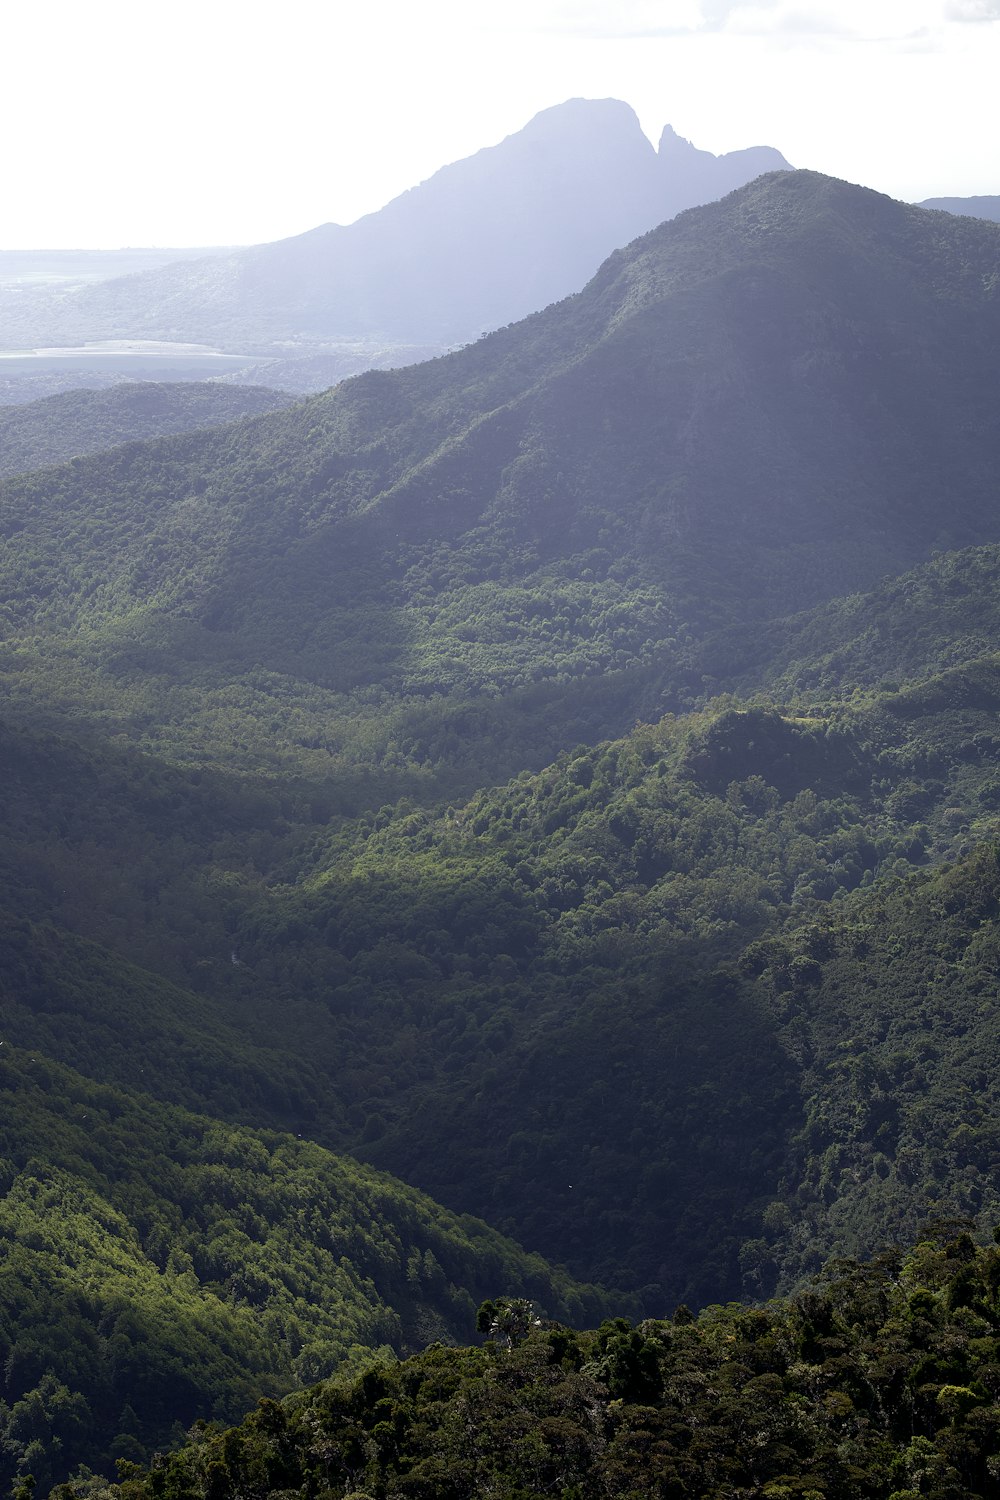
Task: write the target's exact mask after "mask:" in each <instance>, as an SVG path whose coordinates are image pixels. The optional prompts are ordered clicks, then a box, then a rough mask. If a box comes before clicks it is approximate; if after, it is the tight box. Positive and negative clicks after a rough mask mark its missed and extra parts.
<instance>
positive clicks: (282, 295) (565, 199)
mask: <svg viewBox="0 0 1000 1500" xmlns="http://www.w3.org/2000/svg"><path fill="white" fill-rule="evenodd" d="M671 141H672V145H671V150H670V152H669V153H667V156H668V157H669V165H665V162H666V158H665V157H658V156H657V152H656V150H655V149H654V147H653V146H652V144H651V143H650V141H649V140H648V139H647V137H646V136H645V135H643V133H642V131H641V129H640V126H639V122H638V120H637V118H636V116H635V114H634V112H633V111H632V110H631V108H630V107H629V106H628V105H626V104H622V103H620V102H619V101H617V100H582V99H576V100H569V101H567V102H566V103H565V104H562V105H557V106H554V107H552V108H550V109H548V110H543V111H542V112H541V113H540V114H538V115H536V116H535V117H534V118H533V119H532V120H531V121H530V122H529V123H528V125H526V126H525V127H524V128H523V129H522V130H521V131H518V132H515V133H514V134H513V135H511V136H508V137H507V138H506V139H505V140H504V141H502V142H500V143H499V144H498V145H496V146H490V147H485V148H484V149H483V150H482V151H480V152H478V153H476V154H475V155H474V156H471V157H468V158H465V159H464V160H462V161H459V162H455V163H452V164H450V165H449V166H446V167H443V168H441V169H440V171H438V172H437V173H435V174H434V175H433V176H432V177H430V178H429V179H427V180H426V181H425V182H423V183H421V184H419V185H418V186H417V187H415V188H411V189H409V190H408V191H407V192H405V193H403V194H401V195H399V196H398V197H397V198H395V199H393V200H392V201H391V202H390V203H389V204H387V205H385V207H384V208H382V209H380V210H378V211H377V212H376V213H373V214H368V215H365V216H364V217H363V218H361V219H359V220H357V221H356V222H355V223H354V224H352V225H349V226H341V225H332V224H326V225H320V226H318V227H316V228H314V229H311V230H307V231H306V232H305V233H303V234H300V235H296V236H293V237H291V238H289V239H286V240H281V241H277V242H275V243H273V244H270V245H258V246H252V247H249V248H248V249H245V250H240V251H237V252H235V253H233V254H230V255H221V256H212V257H211V258H208V259H205V260H204V261H200V262H199V261H194V262H183V263H181V262H179V263H177V264H176V265H173V266H167V267H165V268H163V269H161V270H157V271H152V272H149V273H145V274H143V273H139V274H137V275H133V276H130V277H125V278H120V279H117V280H114V281H108V282H103V283H101V284H99V285H96V286H94V287H90V288H83V289H82V290H80V291H79V292H78V293H74V294H72V295H69V294H67V295H63V296H62V297H61V298H60V300H59V303H58V306H57V307H56V308H54V309H53V310H52V312H51V315H49V314H48V313H46V312H45V309H46V307H47V306H48V305H49V304H47V302H46V299H45V297H44V296H43V295H42V294H35V293H30V294H29V293H25V292H22V293H21V294H20V295H19V296H14V297H12V296H8V297H6V298H5V299H4V300H3V301H2V302H0V317H2V318H3V320H4V324H5V326H6V329H7V332H6V334H5V340H6V342H8V343H10V342H16V343H18V344H24V343H25V342H31V343H37V342H39V341H41V342H46V343H64V342H70V341H80V340H82V339H86V338H91V337H94V336H96V337H101V338H108V337H117V336H121V337H133V338H135V337H155V338H161V339H169V340H175V341H176V340H180V341H184V340H193V341H195V342H199V343H212V344H219V345H232V344H233V343H234V342H235V343H236V344H238V345H239V346H240V347H241V348H249V349H250V350H251V351H252V350H253V349H255V348H258V347H263V346H267V345H274V344H275V341H281V342H283V343H285V344H286V345H287V344H288V343H289V342H291V343H292V344H293V345H294V344H295V343H296V342H300V343H301V342H302V341H303V340H304V341H305V342H306V344H309V343H311V344H314V345H315V344H317V343H318V344H322V343H324V342H327V343H337V342H340V343H348V344H349V343H350V342H351V341H355V342H356V341H357V340H358V339H359V338H363V339H364V340H365V341H366V342H368V343H374V344H378V343H383V344H385V343H388V344H390V345H395V346H397V347H401V346H404V345H427V344H436V345H438V346H447V345H450V344H454V343H455V342H461V341H463V340H468V339H471V338H476V337H477V336H478V335H479V334H480V333H481V332H482V331H483V330H484V329H489V328H491V327H496V326H499V325H501V324H503V323H507V322H510V321H511V320H512V319H515V318H519V317H523V316H525V315H527V314H528V313H531V312H533V311H535V310H536V309H537V308H539V307H542V306H544V305H546V304H547V303H549V302H552V301H554V300H556V299H558V298H560V297H563V296H565V295H566V294H567V293H569V292H570V291H572V290H574V289H575V288H576V287H577V286H578V285H579V284H580V283H581V282H582V281H583V280H584V279H585V278H586V277H587V276H589V275H590V274H592V272H593V271H594V270H595V269H596V267H597V265H598V264H599V263H600V261H601V260H602V259H603V258H604V257H605V256H606V255H607V254H608V253H609V252H610V251H611V250H612V249H613V248H614V247H615V246H616V245H619V244H622V243H624V242H625V241H627V240H631V239H633V238H634V237H635V235H636V234H638V233H640V232H641V231H643V230H645V229H648V228H650V227H651V226H652V224H654V223H656V222H659V220H660V219H662V218H666V217H669V216H670V215H671V214H674V213H676V212H677V211H678V210H679V209H681V208H684V207H687V206H689V204H690V203H692V202H694V201H701V199H703V198H704V197H705V196H712V195H714V194H715V193H716V189H717V188H718V190H719V191H726V190H728V189H729V188H730V187H732V186H733V185H735V180H736V179H739V180H740V181H742V180H745V179H746V176H747V175H750V174H751V173H752V172H753V171H755V170H759V169H762V164H763V163H766V164H767V165H768V166H770V167H775V166H787V163H785V162H784V158H782V157H781V156H780V153H778V152H776V151H772V150H770V148H757V149H756V153H755V154H753V155H752V156H751V157H749V158H748V157H747V155H746V153H732V154H731V155H730V156H724V157H718V158H717V157H714V156H712V155H711V154H710V153H707V152H697V151H695V149H694V148H693V147H690V146H689V145H688V143H686V142H681V141H680V138H679V137H674V136H672V138H671ZM737 157H738V158H739V160H737V159H736V158H737ZM32 307H35V308H37V309H38V310H39V313H38V316H39V317H44V318H45V319H47V321H45V323H44V332H43V331H42V324H40V323H38V324H37V326H35V327H34V330H33V331H32V324H31V317H32V313H31V309H32ZM19 308H20V309H21V311H19ZM154 329H155V332H153V330H154ZM97 330H99V332H98V331H97ZM267 352H270V353H271V354H272V355H274V354H280V355H282V356H284V355H286V354H287V353H288V352H289V351H288V349H287V348H280V349H279V348H276V347H274V348H270V349H269V350H268V351H267Z"/></svg>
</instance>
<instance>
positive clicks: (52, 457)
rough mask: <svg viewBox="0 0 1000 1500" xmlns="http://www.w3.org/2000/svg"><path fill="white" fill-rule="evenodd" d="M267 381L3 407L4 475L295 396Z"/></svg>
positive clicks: (0, 456) (106, 393)
mask: <svg viewBox="0 0 1000 1500" xmlns="http://www.w3.org/2000/svg"><path fill="white" fill-rule="evenodd" d="M291 399H292V398H291V397H290V396H286V395H285V394H283V393H282V392H280V391H274V390H269V389H267V388H264V387H261V386H242V387H237V388H235V389H234V388H232V387H230V386H226V385H221V384H217V383H214V382H213V383H209V382H207V381H197V382H194V383H192V384H183V383H181V382H173V383H162V384H159V385H157V384H148V383H143V382H136V383H132V382H127V383H125V384H121V385H118V386H115V387H114V388H113V389H111V390H97V391H94V390H76V391H66V392H63V393H62V394H60V395H55V396H49V397H47V398H43V399H42V400H40V401H33V402H30V403H24V404H20V405H16V406H7V407H3V406H0V477H4V478H6V476H7V475H10V474H20V473H24V471H25V470H27V469H40V468H41V467H42V466H43V464H55V463H65V462H66V460H67V459H69V458H76V457H79V456H80V455H81V454H84V453H97V452H101V451H103V450H104V449H106V448H114V447H117V446H118V444H120V443H135V442H139V441H141V439H143V438H149V437H162V436H163V435H164V434H166V433H170V432H191V431H193V430H194V429H196V428H201V427H220V426H222V425H223V423H225V422H236V421H238V420H239V419H240V418H241V417H249V416H257V415H259V414H260V413H261V412H266V411H276V410H278V409H279V408H280V407H282V406H287V405H288V404H289V403H290V401H291Z"/></svg>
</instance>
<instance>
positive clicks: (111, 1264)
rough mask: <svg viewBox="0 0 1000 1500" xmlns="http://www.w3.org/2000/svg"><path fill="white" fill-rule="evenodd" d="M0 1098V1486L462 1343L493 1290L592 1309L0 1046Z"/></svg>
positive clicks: (237, 1137)
mask: <svg viewBox="0 0 1000 1500" xmlns="http://www.w3.org/2000/svg"><path fill="white" fill-rule="evenodd" d="M0 1094H2V1098H3V1117H4V1130H3V1151H4V1156H3V1161H2V1181H3V1190H4V1197H3V1199H2V1200H0V1243H2V1245H3V1256H2V1260H0V1359H2V1361H3V1368H4V1382H5V1384H4V1400H3V1403H0V1464H2V1472H3V1473H4V1474H5V1475H6V1477H7V1478H8V1479H10V1478H11V1477H12V1476H13V1475H14V1474H21V1475H23V1474H24V1473H25V1472H30V1473H32V1474H33V1475H34V1477H35V1479H36V1480H37V1481H38V1482H39V1483H43V1482H44V1483H46V1484H52V1483H54V1482H56V1481H57V1480H60V1479H62V1478H64V1477H65V1474H66V1472H67V1467H76V1466H77V1465H78V1464H79V1463H80V1462H84V1463H87V1464H89V1465H91V1466H96V1467H99V1468H104V1469H107V1468H108V1467H109V1466H110V1465H111V1464H112V1463H113V1460H114V1459H115V1457H121V1456H124V1457H129V1458H133V1459H135V1458H141V1457H142V1456H143V1455H144V1454H145V1453H147V1452H151V1451H152V1449H153V1448H154V1447H161V1446H163V1445H164V1444H166V1443H167V1442H169V1441H170V1440H171V1437H172V1435H176V1434H177V1433H178V1432H180V1431H182V1430H183V1428H184V1427H186V1426H188V1425H190V1423H191V1422H192V1421H193V1420H194V1419H195V1417H199V1416H201V1417H207V1416H214V1417H216V1418H220V1419H227V1420H230V1421H232V1420H235V1419H236V1418H237V1417H238V1416H239V1415H240V1414H241V1413H242V1412H243V1411H244V1410H246V1408H247V1407H248V1406H250V1405H252V1404H253V1402H254V1401H255V1400H256V1399H257V1397H258V1396H261V1395H265V1394H267V1395H274V1394H276V1393H282V1392H285V1391H288V1390H291V1389H292V1388H293V1387H294V1386H297V1385H302V1384H306V1385H308V1384H311V1383H312V1382H314V1381H315V1380H317V1379H319V1378H320V1377H321V1376H324V1375H327V1374H329V1373H331V1372H332V1371H333V1370H335V1369H340V1368H350V1366H351V1365H352V1364H353V1365H355V1366H356V1365H358V1364H362V1365H363V1364H365V1363H367V1362H368V1361H369V1359H370V1358H371V1352H372V1351H373V1350H380V1351H381V1354H380V1357H381V1358H382V1359H392V1358H395V1354H396V1353H397V1352H402V1351H405V1350H408V1349H413V1348H415V1347H420V1346H421V1345H423V1344H425V1343H428V1342H429V1341H430V1340H432V1339H445V1340H447V1341H449V1342H450V1341H452V1340H454V1339H455V1338H468V1337H470V1336H471V1334H472V1332H473V1330H474V1327H475V1310H476V1303H477V1301H478V1300H481V1298H482V1297H483V1296H484V1295H485V1293H486V1291H487V1290H489V1289H491V1288H493V1289H495V1288H498V1287H499V1288H503V1289H505V1290H506V1291H507V1292H508V1293H510V1294H517V1295H523V1296H530V1297H534V1298H537V1299H538V1300H539V1302H540V1303H541V1304H542V1305H543V1306H545V1307H546V1308H548V1309H550V1310H551V1311H552V1312H554V1313H556V1314H557V1315H559V1316H567V1315H568V1316H570V1317H573V1318H580V1317H588V1316H593V1315H594V1313H595V1311H596V1312H598V1313H599V1312H600V1310H601V1309H602V1308H603V1307H604V1306H606V1304H605V1303H604V1302H603V1301H602V1299H601V1298H599V1297H598V1296H597V1295H596V1294H595V1293H594V1292H592V1291H591V1290H589V1289H587V1288H582V1287H577V1286H574V1285H573V1284H572V1283H571V1282H569V1280H568V1278H566V1277H565V1276H558V1275H554V1274H553V1273H552V1271H551V1270H550V1269H549V1267H547V1266H546V1265H545V1264H544V1262H542V1261H541V1260H540V1259H539V1258H538V1257H529V1256H526V1255H525V1254H524V1253H523V1252H522V1251H520V1250H518V1249H517V1247H515V1246H514V1245H512V1244H511V1243H510V1242H509V1241H505V1240H503V1239H502V1238H501V1237H500V1236H499V1235H497V1234H495V1233H493V1232H492V1231H490V1230H488V1229H487V1228H486V1226H485V1225H483V1224H481V1223H478V1222H476V1221H475V1220H472V1219H469V1218H463V1219H458V1218H456V1217H455V1216H454V1215H451V1214H448V1213H446V1212H444V1211H443V1210H441V1209H440V1208H438V1207H437V1206H436V1205H435V1204H433V1203H431V1202H430V1201H429V1200H428V1199H426V1198H424V1197H422V1196H421V1195H420V1194H419V1193H416V1192H414V1191H413V1190H412V1189H410V1188H406V1187H404V1186H403V1185H402V1184H401V1183H399V1182H395V1181H393V1180H392V1179H391V1178H388V1177H384V1176H381V1175H380V1174H377V1173H375V1172H373V1171H371V1170H370V1169H368V1168H365V1167H362V1166H359V1165H358V1164H357V1163H355V1162H350V1161H348V1160H346V1159H343V1158H339V1157H334V1156H331V1155H330V1154H329V1153H328V1152H326V1151H323V1150H322V1149H321V1148H320V1147H318V1146H315V1145H313V1144H312V1143H310V1142H309V1141H306V1140H302V1139H296V1138H295V1137H292V1136H287V1135H279V1134H275V1133H266V1132H265V1133H261V1132H259V1131H251V1130H246V1129H241V1128H238V1127H232V1126H222V1125H220V1124H218V1123H216V1122H213V1121H211V1120H209V1119H206V1118H205V1117H204V1116H199V1115H194V1114H189V1113H186V1112H183V1111H181V1110H178V1109H176V1108H168V1107H165V1106H163V1105H157V1104H155V1103H154V1102H153V1101H152V1100H151V1099H149V1098H148V1097H147V1098H144V1097H142V1096H141V1095H137V1094H130V1093H127V1092H123V1091H122V1090H119V1089H112V1088H109V1087H106V1086H102V1085H98V1084H95V1083H93V1082H91V1081H89V1080H87V1079H86V1078H83V1077H82V1076H81V1075H80V1074H78V1073H76V1072H72V1071H70V1070H69V1069H67V1068H63V1067H60V1066H58V1065H56V1064H54V1063H51V1062H49V1061H47V1060H46V1059H45V1058H44V1057H43V1056H42V1055H41V1054H39V1053H36V1052H33V1051H32V1052H26V1051H24V1050H23V1049H21V1048H18V1047H15V1046H13V1045H12V1044H11V1041H10V1039H9V1034H8V1037H7V1038H6V1039H5V1040H4V1042H3V1045H2V1048H0ZM178 1423H180V1424H181V1426H180V1427H178V1425H177V1424H178Z"/></svg>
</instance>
